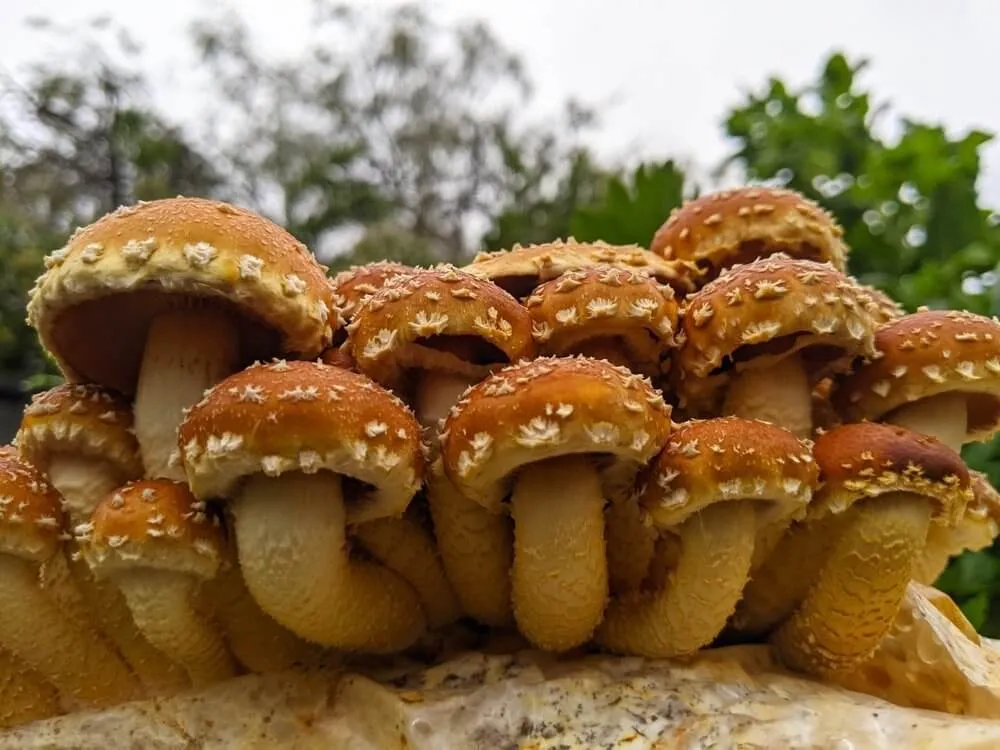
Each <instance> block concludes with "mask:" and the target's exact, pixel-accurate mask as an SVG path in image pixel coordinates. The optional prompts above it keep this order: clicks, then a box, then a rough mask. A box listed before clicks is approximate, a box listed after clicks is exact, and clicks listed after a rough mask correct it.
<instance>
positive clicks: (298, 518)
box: [232, 472, 427, 653]
mask: <svg viewBox="0 0 1000 750" xmlns="http://www.w3.org/2000/svg"><path fill="white" fill-rule="evenodd" d="M232 512H233V519H234V522H235V527H236V542H237V546H238V548H239V557H240V566H241V567H242V568H243V578H244V580H245V581H246V585H247V588H248V589H249V590H250V593H251V594H252V595H253V597H254V599H256V600H257V603H258V604H259V605H260V606H261V608H262V609H263V610H264V611H265V612H267V613H268V614H269V615H271V617H273V618H274V619H275V620H277V621H278V622H280V623H281V624H282V625H284V626H285V627H287V628H288V629H289V630H291V631H292V632H294V633H297V634H298V635H300V636H301V637H303V638H306V639H307V640H310V641H313V642H315V643H320V644H322V645H325V646H330V647H333V648H340V649H344V650H353V651H365V652H368V653H388V652H393V651H401V650H403V649H405V648H407V647H409V646H410V645H412V644H413V643H414V642H415V641H416V640H417V638H418V637H419V636H420V635H421V634H422V633H423V632H424V630H425V628H426V625H427V620H426V617H425V616H424V612H423V609H422V608H421V606H420V600H419V598H418V596H417V593H416V592H415V591H414V590H413V588H412V587H411V586H410V585H409V584H408V583H407V582H406V581H405V580H403V579H402V578H401V577H400V576H399V575H397V574H396V573H394V572H393V571H391V570H389V569H388V568H386V567H384V566H382V565H380V564H377V563H371V562H368V561H363V560H352V559H351V557H350V550H349V545H348V542H347V533H346V529H345V518H346V515H345V507H344V497H343V492H342V488H341V481H340V477H339V476H338V475H336V474H332V473H329V472H320V473H316V474H304V473H302V472H290V473H288V474H282V475H281V476H279V477H267V476H264V475H257V476H254V477H253V478H251V479H250V480H249V481H248V482H247V483H246V484H245V485H244V487H243V490H242V492H241V493H240V495H239V496H238V497H237V499H236V500H235V502H234V503H233V506H232Z"/></svg>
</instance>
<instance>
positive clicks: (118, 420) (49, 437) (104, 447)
mask: <svg viewBox="0 0 1000 750" xmlns="http://www.w3.org/2000/svg"><path fill="white" fill-rule="evenodd" d="M16 442H17V446H18V449H19V450H20V452H21V454H22V455H23V456H24V457H25V458H27V459H28V460H29V461H30V462H31V463H33V464H34V465H35V466H37V467H38V468H39V469H41V470H42V471H45V472H47V471H48V466H49V461H50V460H51V458H52V456H53V455H54V454H60V453H63V454H72V455H76V456H84V457H87V458H93V459H97V460H102V461H106V462H108V463H109V464H111V465H112V466H114V467H115V469H116V470H118V471H119V472H120V474H121V476H122V478H134V477H140V476H142V472H143V469H142V460H141V459H140V457H139V445H138V443H137V442H136V439H135V435H134V434H133V432H132V410H131V408H130V407H129V404H128V402H127V401H125V399H123V398H122V397H121V396H120V395H118V394H117V393H114V392H113V391H109V390H108V389H106V388H102V387H101V386H97V385H73V384H69V383H63V384H62V385H57V386H56V387H55V388H51V389H49V390H47V391H43V392H41V393H39V394H36V395H35V396H34V397H33V398H32V399H31V403H30V404H29V405H28V406H27V408H25V410H24V415H23V417H22V419H21V426H20V428H19V429H18V431H17V437H16Z"/></svg>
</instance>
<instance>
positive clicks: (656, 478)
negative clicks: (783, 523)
mask: <svg viewBox="0 0 1000 750" xmlns="http://www.w3.org/2000/svg"><path fill="white" fill-rule="evenodd" d="M811 449H812V446H811V444H810V443H808V442H807V441H804V440H800V439H799V438H797V437H795V435H793V434H792V433H791V432H789V431H788V430H785V429H783V428H781V427H777V426H775V425H772V424H769V423H767V422H761V421H758V420H751V419H741V418H739V417H721V418H717V419H706V420H701V421H699V420H695V421H691V422H685V423H683V424H681V425H678V426H677V427H675V428H674V431H673V432H672V433H671V434H670V437H669V438H668V439H667V444H666V446H665V447H664V448H663V451H662V452H661V453H660V454H659V456H658V457H657V458H656V459H655V460H654V462H653V463H652V464H651V465H650V467H649V469H648V472H647V476H646V481H645V482H644V485H645V486H644V489H643V491H642V493H641V494H640V496H639V502H640V503H641V504H642V507H643V508H644V509H645V510H646V512H647V513H648V514H649V516H650V518H651V519H652V521H653V523H654V524H655V525H656V526H659V527H660V528H670V527H673V526H678V525H680V524H681V523H683V522H684V521H685V520H686V519H687V518H689V517H690V516H692V515H694V514H695V513H697V512H698V511H700V510H703V509H704V508H707V507H708V506H709V505H712V504H714V503H716V502H723V501H726V500H731V499H746V498H759V499H760V500H761V501H762V503H765V502H766V503H767V512H766V513H764V514H763V515H762V516H761V517H760V518H758V525H763V524H766V523H771V522H775V521H779V520H782V519H797V518H801V517H803V516H804V514H805V510H806V507H807V505H808V503H809V500H810V499H811V497H812V493H813V489H814V488H815V487H816V484H817V481H818V475H819V471H818V469H817V468H816V462H815V461H814V460H813V457H812V455H811Z"/></svg>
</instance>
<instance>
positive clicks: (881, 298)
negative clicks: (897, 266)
mask: <svg viewBox="0 0 1000 750" xmlns="http://www.w3.org/2000/svg"><path fill="white" fill-rule="evenodd" d="M860 286H861V288H862V289H864V290H865V291H866V292H868V296H869V297H871V303H872V304H871V306H870V307H869V309H870V310H871V311H872V315H873V316H874V317H875V318H877V319H878V321H879V325H883V324H885V323H888V322H889V321H890V320H896V319H897V318H902V317H903V316H904V315H906V309H905V308H904V307H903V306H902V305H901V304H899V303H898V302H897V301H896V300H894V299H893V298H892V297H890V296H889V295H888V294H886V293H885V292H883V291H882V290H881V289H879V288H878V287H876V286H871V285H870V284H861V285H860Z"/></svg>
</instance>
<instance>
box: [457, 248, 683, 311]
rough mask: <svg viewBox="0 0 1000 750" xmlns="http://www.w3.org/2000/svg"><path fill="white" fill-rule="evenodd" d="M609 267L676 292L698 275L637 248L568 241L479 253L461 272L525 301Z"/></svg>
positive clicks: (681, 263)
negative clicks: (541, 289) (566, 278)
mask: <svg viewBox="0 0 1000 750" xmlns="http://www.w3.org/2000/svg"><path fill="white" fill-rule="evenodd" d="M595 265H610V266H617V267H619V268H631V269H633V270H636V271H644V272H646V273H648V274H649V275H650V276H652V277H653V278H654V279H656V280H657V281H660V282H662V283H664V284H669V285H670V286H671V287H673V288H674V289H676V290H677V291H678V292H686V291H690V290H692V289H694V282H693V280H692V279H691V276H692V275H695V276H696V275H697V274H698V271H697V270H696V269H695V267H694V265H693V264H689V263H685V262H683V261H681V262H676V263H671V262H669V261H666V260H664V259H663V258H661V257H660V256H658V255H656V254H654V253H651V252H649V250H646V249H645V248H642V247H639V246H638V245H609V244H608V243H606V242H601V241H596V242H577V241H576V240H575V239H573V238H572V237H570V238H568V239H566V240H561V239H559V240H553V241H552V242H546V243H543V244H539V245H524V246H522V245H514V246H513V247H511V248H510V249H509V250H493V251H489V252H481V253H479V254H478V255H476V257H475V258H473V259H472V262H471V263H470V264H469V265H467V266H465V268H464V269H463V270H465V271H468V272H469V273H471V274H475V275H476V276H479V277H481V278H484V279H489V280H490V281H492V282H493V283H494V284H496V285H497V286H499V287H501V288H502V289H505V290H506V291H507V292H509V293H510V294H512V295H514V296H515V297H517V298H518V299H523V298H525V297H527V296H528V295H529V294H531V292H532V291H533V290H534V289H535V288H536V287H537V286H538V285H539V284H542V283H543V282H546V281H551V280H552V279H556V278H558V277H559V276H562V275H563V274H564V273H566V272H567V271H576V270H579V269H581V268H590V267H591V266H595Z"/></svg>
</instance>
